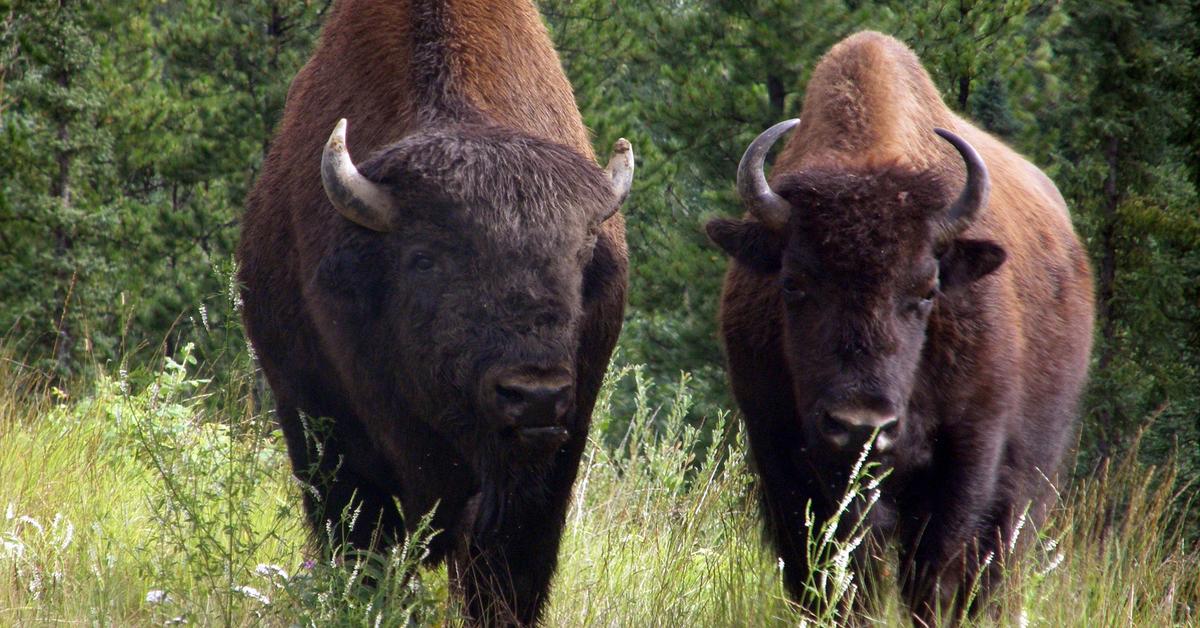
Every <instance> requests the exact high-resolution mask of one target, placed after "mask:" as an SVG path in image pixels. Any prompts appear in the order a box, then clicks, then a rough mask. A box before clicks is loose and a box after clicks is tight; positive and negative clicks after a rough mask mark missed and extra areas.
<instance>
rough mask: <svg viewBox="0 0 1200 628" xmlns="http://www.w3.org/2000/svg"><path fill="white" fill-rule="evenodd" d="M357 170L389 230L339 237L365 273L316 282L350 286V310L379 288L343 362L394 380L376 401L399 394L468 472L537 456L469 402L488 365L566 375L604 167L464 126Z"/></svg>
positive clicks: (601, 203) (604, 205)
mask: <svg viewBox="0 0 1200 628" xmlns="http://www.w3.org/2000/svg"><path fill="white" fill-rule="evenodd" d="M360 169H361V171H362V172H363V174H364V176H366V177H367V178H369V179H371V180H373V181H375V182H377V183H381V184H384V185H387V186H389V187H390V189H391V190H392V193H393V198H394V199H395V211H397V212H398V213H400V214H401V215H402V218H401V220H400V221H399V223H400V225H401V226H400V228H399V229H398V230H397V231H395V232H394V233H389V234H380V235H376V234H371V235H369V236H368V237H366V238H362V237H359V236H360V235H361V234H358V233H354V234H352V236H353V237H351V238H349V239H348V240H347V242H346V246H347V248H348V249H351V250H353V251H355V252H356V254H358V255H363V254H364V253H363V251H364V249H365V250H369V251H372V254H371V257H372V259H373V266H374V267H373V268H371V269H369V270H368V269H362V268H357V269H355V272H356V273H358V275H357V276H354V277H348V276H346V272H344V271H341V272H339V271H338V270H337V269H329V272H327V273H326V274H325V276H323V278H322V284H323V285H324V286H326V287H327V289H330V290H331V291H334V292H335V293H336V294H342V293H344V292H345V290H346V286H348V285H361V286H362V287H361V289H360V290H357V291H355V290H352V291H350V293H349V294H347V295H346V296H348V297H349V299H348V301H349V302H360V301H362V299H361V296H362V294H369V293H372V292H382V293H385V294H380V295H378V297H377V298H375V299H372V300H373V301H374V302H377V303H379V304H380V305H381V308H382V309H381V311H379V312H378V313H377V316H375V317H367V318H364V319H362V320H360V324H361V325H362V328H360V329H359V330H358V333H359V335H360V337H362V338H364V340H365V342H366V344H367V345H368V346H367V347H364V349H365V351H363V352H357V353H356V354H355V355H353V356H349V355H348V356H346V359H347V360H350V359H353V360H358V361H362V360H363V359H364V357H367V356H369V360H370V361H371V362H375V363H376V364H374V368H371V370H372V371H375V372H381V373H383V372H391V373H393V375H394V376H393V377H392V378H391V379H390V380H389V381H388V384H387V387H386V388H385V389H384V390H381V391H380V394H381V395H383V394H384V393H385V392H386V390H387V388H390V389H391V390H393V391H395V392H396V393H399V395H400V397H399V398H401V399H403V400H404V401H405V403H406V404H407V405H408V406H409V407H408V408H407V410H408V411H409V412H414V413H415V414H417V415H418V416H423V417H426V421H428V422H429V423H431V424H432V425H433V427H434V428H435V429H436V430H438V431H439V432H441V433H444V434H445V435H446V436H448V437H450V439H451V441H452V442H454V443H456V444H457V445H459V446H460V447H461V448H462V450H463V451H461V452H460V453H461V454H462V455H464V456H465V457H466V458H467V459H468V460H472V461H473V462H474V464H475V465H476V466H477V467H480V468H483V467H487V468H491V467H495V468H496V469H497V470H496V473H505V470H506V469H510V468H518V467H520V466H522V464H528V463H536V462H538V459H537V458H536V456H535V453H536V452H530V451H524V450H520V449H519V448H517V449H514V447H515V446H514V445H513V444H511V443H506V442H504V441H502V440H500V439H499V437H498V436H497V433H496V430H497V425H498V421H497V419H496V418H495V417H492V416H489V414H488V409H487V404H486V403H483V402H481V401H480V399H481V396H482V395H486V394H487V393H488V391H487V390H485V389H484V388H485V383H484V382H486V381H487V378H486V375H487V373H488V372H489V370H491V369H497V368H515V369H528V370H531V371H537V372H550V371H556V370H557V371H562V372H565V373H567V374H569V375H570V374H573V373H574V371H575V349H576V347H577V346H578V342H579V338H578V333H579V330H578V327H579V318H580V315H581V312H582V302H581V300H582V280H583V272H584V267H585V266H586V265H587V263H588V262H589V261H590V259H591V254H592V247H593V246H594V244H595V233H594V231H595V229H596V227H597V226H598V224H597V221H598V220H599V219H600V218H601V217H604V216H606V215H608V213H609V210H610V209H611V205H612V203H614V202H615V199H613V197H612V194H611V191H610V187H609V186H608V184H607V180H606V178H605V177H604V175H603V173H602V172H600V170H599V168H598V167H597V166H596V165H595V164H594V163H592V162H590V161H589V160H587V159H584V158H583V157H581V156H579V155H577V154H575V153H574V152H573V151H571V150H570V149H567V148H565V147H562V146H559V145H556V144H552V143H549V142H545V141H542V140H539V139H536V138H532V137H529V136H526V135H523V134H521V133H518V132H514V131H511V130H507V129H501V128H497V127H489V126H474V125H473V126H456V127H448V128H442V129H437V130H433V131H429V132H425V133H421V134H418V135H414V136H412V137H409V138H406V139H405V140H402V141H401V142H398V143H396V144H394V145H392V146H389V147H387V148H385V149H383V150H382V151H380V152H379V153H378V154H376V155H375V156H373V157H371V158H370V159H368V160H367V161H365V162H364V163H363V164H362V165H361V167H360ZM356 231H357V230H356ZM331 259H337V256H336V255H335V256H333V257H332V258H331ZM364 275H365V277H369V278H370V279H366V278H365V277H364ZM363 284H368V285H363ZM360 293H361V294H360ZM568 427H574V426H568ZM484 475H486V474H484Z"/></svg>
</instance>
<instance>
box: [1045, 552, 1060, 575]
mask: <svg viewBox="0 0 1200 628" xmlns="http://www.w3.org/2000/svg"><path fill="white" fill-rule="evenodd" d="M1065 559H1066V556H1065V555H1063V553H1062V552H1059V553H1057V554H1055V555H1054V560H1051V561H1050V564H1049V565H1046V568H1045V569H1043V570H1042V573H1041V575H1042V576H1043V577H1044V576H1046V575H1047V574H1049V573H1050V572H1051V571H1054V570H1055V569H1058V566H1059V565H1061V564H1062V562H1063V560H1065Z"/></svg>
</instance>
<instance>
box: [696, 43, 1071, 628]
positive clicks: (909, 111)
mask: <svg viewBox="0 0 1200 628" xmlns="http://www.w3.org/2000/svg"><path fill="white" fill-rule="evenodd" d="M792 128H795V129H796V132H795V133H794V134H793V136H792V137H791V139H790V140H789V141H788V142H787V144H786V146H785V147H784V148H783V150H782V152H781V153H780V155H779V157H778V159H777V160H776V164H775V167H774V169H773V172H772V173H771V181H770V183H769V184H768V182H767V180H766V178H765V177H764V175H763V159H764V156H765V154H766V153H767V151H768V150H769V148H770V146H771V144H773V143H774V142H775V141H776V140H777V139H778V138H779V137H781V136H782V135H783V134H784V133H786V132H787V131H788V130H790V129H792ZM738 189H739V191H740V193H741V195H742V198H743V200H744V202H745V203H746V205H747V207H748V209H749V211H750V217H748V218H747V219H745V220H728V219H717V220H713V221H712V222H710V223H709V224H708V227H707V230H708V233H709V236H710V237H711V239H712V240H713V241H714V242H716V243H717V245H719V246H720V247H721V248H722V249H723V250H724V251H726V252H727V253H728V254H729V255H730V256H731V257H732V258H733V262H732V263H731V265H730V268H729V272H728V275H727V276H726V279H725V288H724V295H723V298H722V304H721V316H720V318H721V335H722V339H723V341H724V345H725V351H726V355H727V359H728V367H729V375H730V379H731V381H732V386H733V391H734V394H735V396H736V398H737V401H738V405H739V406H740V407H741V410H742V412H743V414H744V415H745V424H746V427H747V431H748V434H749V440H750V446H751V450H752V454H753V460H754V465H755V469H756V471H757V473H758V476H759V478H760V481H761V487H762V491H763V510H764V515H765V518H766V528H767V531H768V536H769V537H770V538H771V540H772V542H773V543H774V546H775V548H776V550H777V551H778V552H779V555H780V557H781V558H782V560H783V562H784V577H785V579H786V583H787V586H788V587H789V590H790V591H791V593H792V595H793V596H795V597H796V598H797V599H798V600H800V601H801V602H802V603H806V604H814V603H818V602H815V601H814V600H813V599H812V597H811V596H810V595H809V593H807V592H806V589H805V585H806V583H809V582H814V580H810V578H811V576H812V573H811V571H810V568H809V565H808V563H807V561H806V551H805V542H806V539H807V538H808V537H809V536H810V535H812V534H813V531H812V530H810V529H809V527H808V525H807V524H806V519H805V509H806V508H807V507H808V505H809V504H811V508H812V510H813V513H814V515H815V517H814V519H815V520H814V523H813V525H814V526H819V525H820V524H821V523H823V522H824V521H826V520H828V518H829V517H831V516H832V515H833V514H834V512H835V510H836V508H837V506H838V501H839V498H840V497H841V495H842V492H843V490H844V489H845V486H846V483H847V481H846V476H847V473H848V468H849V467H850V466H851V464H852V463H853V461H854V460H855V459H856V458H857V456H858V455H859V453H860V452H861V451H863V449H864V446H865V445H866V444H867V443H868V442H869V440H870V439H871V437H872V436H873V435H876V436H875V440H874V441H870V442H873V445H872V451H871V456H870V459H871V460H874V461H877V462H879V463H880V464H881V465H882V468H883V469H890V475H888V476H887V478H886V480H885V481H884V483H883V484H882V486H881V493H880V498H879V502H878V503H877V504H876V505H875V506H874V507H873V508H872V509H871V510H870V511H869V513H868V514H867V518H866V520H865V522H866V525H868V526H869V530H870V531H871V532H872V537H873V540H874V541H875V543H868V544H864V545H863V548H862V549H860V550H859V552H858V555H857V556H856V560H855V563H854V565H855V569H856V572H857V573H858V575H859V576H860V577H861V578H863V579H865V580H866V581H867V583H868V585H869V583H870V578H871V577H873V576H872V575H871V574H870V573H869V572H870V571H871V569H870V567H871V566H872V565H873V564H875V563H876V562H878V561H877V560H874V559H873V558H872V557H871V556H869V555H868V553H867V552H868V550H867V549H866V548H867V547H868V546H872V547H875V548H879V547H881V545H880V543H881V542H883V541H884V540H886V539H892V540H894V541H895V542H896V546H897V547H898V550H899V553H900V565H901V568H900V578H901V589H902V592H903V595H904V597H905V598H906V603H907V604H908V605H909V608H910V609H911V610H912V612H913V613H914V621H916V622H918V623H920V622H934V621H938V619H939V618H940V619H941V620H942V621H945V620H947V619H950V620H951V621H952V618H953V617H956V616H957V615H958V613H960V612H961V611H963V610H965V609H963V606H964V603H965V601H966V599H967V598H968V597H969V595H968V592H969V591H970V590H971V588H972V586H973V584H974V583H978V584H979V586H980V588H981V594H980V595H979V596H978V597H977V598H976V601H978V600H981V599H982V598H983V597H984V595H986V593H987V590H988V589H989V588H991V587H993V586H994V585H995V584H996V582H997V580H998V578H999V576H1000V569H999V566H1000V564H1001V563H1002V562H1004V559H1005V558H1006V554H1007V550H1008V547H1009V546H1010V543H1015V544H1016V545H1017V546H1019V545H1020V543H1016V542H1015V541H1014V539H1013V537H1014V535H1016V534H1017V532H1016V528H1017V522H1018V521H1021V520H1024V521H1027V522H1029V523H1032V524H1036V523H1038V522H1040V521H1041V520H1042V518H1043V516H1044V513H1045V510H1046V505H1047V501H1048V498H1049V496H1050V495H1051V494H1052V491H1051V490H1050V489H1051V483H1052V480H1053V478H1054V477H1055V475H1056V472H1057V471H1058V469H1059V467H1060V464H1061V461H1062V458H1063V452H1064V450H1065V449H1066V448H1067V445H1068V443H1069V441H1070V438H1071V435H1072V432H1073V429H1074V428H1073V426H1074V424H1075V418H1076V414H1077V406H1078V402H1079V396H1080V391H1081V389H1082V388H1083V385H1084V380H1085V378H1086V374H1087V365H1088V353H1089V351H1090V348H1091V337H1092V314H1093V312H1092V310H1093V303H1092V287H1091V278H1090V271H1089V267H1088V261H1087V257H1086V255H1085V252H1084V249H1083V247H1082V246H1080V243H1079V239H1078V238H1077V237H1076V236H1075V233H1074V231H1073V229H1072V227H1071V218H1070V215H1069V214H1068V213H1067V209H1066V205H1065V202H1064V201H1063V198H1062V196H1061V195H1060V194H1059V193H1058V191H1057V189H1055V187H1054V184H1053V183H1051V182H1050V180H1049V179H1048V178H1047V177H1046V176H1045V175H1044V174H1042V172H1041V171H1039V170H1038V169H1037V168H1036V167H1035V166H1033V165H1032V164H1030V163H1029V162H1028V161H1026V160H1025V159H1024V158H1022V157H1021V156H1020V155H1018V154H1017V153H1015V152H1013V151H1012V150H1011V149H1010V148H1008V147H1007V146H1005V145H1004V144H1003V143H1001V142H1000V141H998V140H996V139H995V138H993V137H992V136H990V135H988V134H987V133H985V132H983V131H981V130H979V129H977V128H976V127H974V126H972V125H971V124H970V123H969V122H967V121H965V120H963V119H962V118H960V117H959V116H957V115H955V114H954V113H952V112H951V111H950V110H949V109H948V108H947V107H946V106H945V105H944V104H943V102H942V100H941V98H940V96H939V95H938V91H937V89H936V88H935V87H934V85H933V83H932V81H931V80H930V78H929V75H928V74H927V73H926V72H925V70H924V69H923V68H922V66H921V64H920V61H919V60H918V59H917V58H916V56H915V55H914V54H913V53H912V51H910V50H909V49H908V48H907V47H905V46H904V45H903V44H901V43H900V42H898V41H896V40H894V39H892V38H890V37H886V36H884V35H880V34H878V33H871V32H865V33H860V34H857V35H854V36H853V37H850V38H848V39H846V40H844V41H843V42H841V43H839V44H838V45H837V46H835V47H834V48H833V49H832V50H830V51H829V53H828V54H826V55H825V57H824V58H823V59H822V60H821V62H820V63H819V65H818V66H817V67H816V69H815V70H814V71H813V74H812V78H811V80H810V82H809V84H808V88H807V93H806V94H805V99H804V107H803V111H802V113H801V116H800V120H799V121H795V120H792V121H789V122H786V123H781V124H779V125H776V126H775V127H773V128H771V129H769V130H767V131H766V132H764V133H763V134H762V135H760V136H759V138H758V139H756V140H755V141H754V143H752V144H751V145H750V147H749V149H748V150H747V151H746V154H745V157H744V158H743V161H742V164H741V166H740V168H739V171H738ZM856 508H857V509H856V510H854V511H853V512H852V513H851V514H850V515H848V516H847V517H844V518H843V523H850V522H853V521H854V520H855V518H856V517H857V516H859V513H861V506H856ZM1027 509H1028V512H1027ZM1026 515H1027V516H1026ZM1027 525H1028V524H1027ZM845 528H846V526H843V530H842V531H843V533H844V532H845ZM1030 536H1031V534H1030V531H1029V529H1028V528H1026V529H1025V532H1024V535H1023V538H1029V537H1030ZM867 595H868V596H869V595H870V593H869V591H868V592H867ZM977 605H978V604H976V605H975V606H977Z"/></svg>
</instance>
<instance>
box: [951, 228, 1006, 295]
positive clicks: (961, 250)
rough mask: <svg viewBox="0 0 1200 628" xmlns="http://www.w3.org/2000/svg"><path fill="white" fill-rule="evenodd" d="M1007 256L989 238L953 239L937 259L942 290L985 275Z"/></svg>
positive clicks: (998, 266) (964, 283) (967, 282)
mask: <svg viewBox="0 0 1200 628" xmlns="http://www.w3.org/2000/svg"><path fill="white" fill-rule="evenodd" d="M1007 258H1008V254H1007V253H1005V252H1004V249H1003V248H1001V246H1000V245H999V244H996V243H995V242H991V241H989V240H955V241H954V242H953V243H952V244H951V245H950V248H949V249H948V250H947V251H946V252H945V253H943V254H942V256H941V257H940V258H939V260H938V275H939V276H940V278H941V286H942V290H950V289H953V288H958V287H960V286H966V285H968V284H970V283H971V282H973V281H976V280H978V279H982V278H983V277H986V276H987V275H989V274H990V273H992V272H993V271H995V270H996V269H997V268H1000V265H1001V264H1003V263H1004V260H1005V259H1007Z"/></svg>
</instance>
